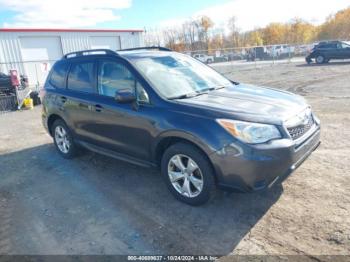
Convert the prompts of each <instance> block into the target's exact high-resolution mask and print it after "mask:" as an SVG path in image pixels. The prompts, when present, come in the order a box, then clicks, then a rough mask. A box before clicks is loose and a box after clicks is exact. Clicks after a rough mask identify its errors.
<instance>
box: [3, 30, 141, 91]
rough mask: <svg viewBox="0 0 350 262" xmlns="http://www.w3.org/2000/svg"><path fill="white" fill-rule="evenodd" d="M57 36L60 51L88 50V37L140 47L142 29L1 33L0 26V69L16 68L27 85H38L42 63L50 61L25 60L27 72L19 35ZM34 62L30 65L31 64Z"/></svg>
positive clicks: (119, 44) (42, 73)
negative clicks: (27, 82)
mask: <svg viewBox="0 0 350 262" xmlns="http://www.w3.org/2000/svg"><path fill="white" fill-rule="evenodd" d="M50 36H54V37H59V39H60V42H61V43H60V45H61V48H62V54H66V53H70V52H74V51H79V50H86V49H91V43H90V37H98V36H103V37H116V41H118V42H119V43H118V44H117V45H116V46H117V47H120V48H121V49H125V48H133V47H140V46H143V33H142V32H89V31H86V32H28V31H24V32H1V29H0V71H1V72H4V73H8V71H9V70H10V69H16V70H17V71H18V72H19V73H20V74H27V75H28V74H30V75H28V76H29V81H30V84H31V85H42V84H43V81H44V80H43V79H45V74H47V72H42V68H43V67H42V63H44V62H48V63H49V65H50V66H52V64H53V63H54V61H41V60H40V59H39V58H38V61H30V62H28V61H27V62H25V63H26V64H28V63H32V64H31V65H30V67H31V68H33V67H36V73H35V74H34V73H33V71H34V70H30V71H31V72H27V71H28V68H29V67H28V65H24V61H23V56H22V51H21V41H20V39H21V37H22V38H23V37H50ZM33 63H34V64H33Z"/></svg>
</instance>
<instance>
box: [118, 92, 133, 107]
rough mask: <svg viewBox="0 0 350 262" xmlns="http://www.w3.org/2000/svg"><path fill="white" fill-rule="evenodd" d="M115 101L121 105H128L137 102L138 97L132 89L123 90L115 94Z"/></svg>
mask: <svg viewBox="0 0 350 262" xmlns="http://www.w3.org/2000/svg"><path fill="white" fill-rule="evenodd" d="M115 100H116V101H117V102H118V103H121V104H128V103H132V102H134V101H136V95H135V93H134V92H133V91H132V90H130V89H121V90H118V91H117V92H115Z"/></svg>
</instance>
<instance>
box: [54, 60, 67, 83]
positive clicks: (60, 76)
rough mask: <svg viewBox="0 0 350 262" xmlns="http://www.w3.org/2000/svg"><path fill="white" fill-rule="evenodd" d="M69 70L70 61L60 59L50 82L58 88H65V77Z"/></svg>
mask: <svg viewBox="0 0 350 262" xmlns="http://www.w3.org/2000/svg"><path fill="white" fill-rule="evenodd" d="M67 71H68V63H66V62H64V61H59V62H57V63H56V64H55V66H54V67H53V71H52V74H51V78H50V84H51V85H53V86H54V87H56V88H65V87H66V86H65V79H66V75H67Z"/></svg>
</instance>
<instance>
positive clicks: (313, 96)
mask: <svg viewBox="0 0 350 262" xmlns="http://www.w3.org/2000/svg"><path fill="white" fill-rule="evenodd" d="M216 67H217V69H218V70H219V71H221V72H224V73H225V74H226V75H228V76H229V77H230V78H232V79H234V80H238V81H241V82H246V83H252V84H260V85H266V86H272V87H277V88H283V89H286V90H290V91H293V92H296V93H298V94H301V95H303V96H305V97H306V98H307V99H308V101H309V102H310V104H311V105H312V107H313V108H314V110H315V112H316V113H317V115H318V116H319V117H320V119H321V121H322V145H321V147H320V148H319V149H318V150H317V151H315V152H314V153H313V154H312V155H311V157H310V158H309V159H308V160H307V161H306V162H304V164H303V165H302V166H301V167H300V168H299V169H298V170H297V171H296V172H295V173H294V174H293V175H292V176H291V177H289V179H287V180H286V181H285V182H284V183H283V184H282V185H277V186H275V187H273V188H272V189H271V190H269V191H264V192H260V193H253V194H240V193H231V194H228V193H224V192H218V193H217V195H216V197H215V198H214V199H213V200H212V201H211V202H210V203H208V204H206V205H204V206H201V207H190V206H187V205H184V204H182V203H180V202H178V201H176V200H175V199H174V198H173V197H172V196H171V195H170V193H168V191H167V189H166V187H165V185H163V183H162V180H161V177H160V175H159V172H158V171H157V170H152V169H144V168H140V167H137V166H133V165H131V164H127V163H123V162H120V161H117V160H114V159H110V158H107V157H105V156H101V155H97V154H94V153H86V154H85V155H83V156H80V157H78V158H76V159H74V160H64V159H62V158H61V157H60V156H59V155H58V153H56V151H55V148H54V146H53V144H52V139H51V138H50V137H49V136H48V135H47V134H46V133H45V131H44V129H43V127H42V125H41V122H40V121H41V120H40V110H41V109H40V107H37V108H35V109H34V110H32V111H22V112H13V113H7V114H2V115H0V179H1V182H0V254H26V255H28V254H138V255H140V254H213V255H220V256H221V255H228V254H244V255H246V254H252V255H255V254H278V255H288V254H289V255H294V254H307V255H336V254H338V255H339V254H348V255H350V218H349V214H350V191H349V188H350V178H349V175H350V110H349V108H350V107H349V106H350V74H349V72H350V64H349V63H331V64H329V65H325V66H316V65H315V66H304V65H302V64H296V63H291V64H278V65H277V64H276V65H274V66H271V65H258V66H257V67H255V65H253V66H252V65H250V66H244V65H239V66H231V65H226V66H216Z"/></svg>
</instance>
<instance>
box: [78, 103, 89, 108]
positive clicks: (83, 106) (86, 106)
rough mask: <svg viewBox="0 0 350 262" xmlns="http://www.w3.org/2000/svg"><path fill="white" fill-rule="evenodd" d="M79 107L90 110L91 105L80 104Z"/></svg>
mask: <svg viewBox="0 0 350 262" xmlns="http://www.w3.org/2000/svg"><path fill="white" fill-rule="evenodd" d="M79 107H80V108H84V109H89V105H87V104H84V103H79Z"/></svg>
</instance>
